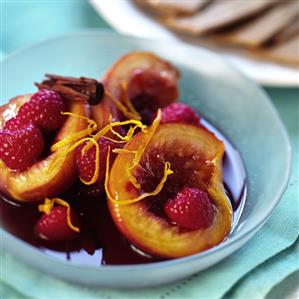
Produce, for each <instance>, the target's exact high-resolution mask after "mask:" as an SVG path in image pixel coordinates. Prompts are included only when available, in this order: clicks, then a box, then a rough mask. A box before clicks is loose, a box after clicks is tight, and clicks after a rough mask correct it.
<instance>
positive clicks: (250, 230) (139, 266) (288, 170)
mask: <svg viewBox="0 0 299 299" xmlns="http://www.w3.org/2000/svg"><path fill="white" fill-rule="evenodd" d="M80 35H81V36H90V35H95V36H101V35H105V36H106V37H113V38H120V39H121V38H126V39H129V40H134V41H136V40H139V41H144V42H150V41H153V42H154V40H152V39H148V38H138V37H133V36H129V35H124V34H119V33H116V32H114V31H112V30H110V29H92V28H91V29H83V30H77V31H75V32H71V33H65V34H62V35H59V36H56V37H53V38H50V39H46V40H43V41H40V42H37V43H34V44H31V45H29V46H26V47H24V48H22V49H19V50H16V51H14V52H13V53H11V54H9V55H7V56H5V57H4V59H3V60H2V61H1V62H0V64H1V78H2V75H3V73H2V65H3V62H5V61H6V60H8V59H13V58H14V56H16V55H19V54H20V53H22V52H26V51H28V50H30V49H31V48H35V47H37V46H41V45H43V44H47V43H49V42H54V41H57V40H61V39H65V38H69V37H78V36H80ZM155 42H157V41H155ZM159 43H161V44H165V45H167V46H168V47H169V44H170V43H171V44H173V47H181V48H186V49H193V50H194V49H195V50H197V51H201V52H205V53H206V54H208V55H212V56H214V57H216V58H218V59H220V60H222V61H224V62H225V64H226V66H227V68H229V69H233V70H234V72H235V73H237V74H238V75H239V76H240V77H241V78H242V79H243V80H244V81H245V82H246V84H248V85H251V86H252V87H253V88H255V89H256V90H258V92H259V93H260V97H261V98H262V99H263V101H264V103H266V105H267V106H268V109H269V110H270V112H271V113H272V114H273V116H274V118H275V119H276V123H277V124H278V126H279V128H280V130H281V133H282V136H283V139H284V143H285V144H286V146H287V152H288V155H287V163H286V171H285V175H284V177H283V181H282V183H281V185H280V188H279V190H278V192H277V193H276V195H275V196H274V199H273V200H272V202H271V205H270V206H269V207H268V209H267V211H266V213H265V214H264V217H261V219H260V220H259V221H258V223H256V224H254V225H251V226H250V227H248V228H244V229H243V230H242V231H241V232H240V233H238V234H236V235H235V236H233V237H232V238H231V239H227V240H225V241H223V242H222V243H220V244H219V245H217V246H215V247H213V248H211V249H209V250H207V251H203V252H200V253H197V254H194V255H191V256H187V257H181V258H176V259H172V260H166V261H161V262H153V263H148V264H130V265H100V266H99V265H84V264H80V263H69V262H66V261H63V260H60V259H57V258H55V257H52V256H49V255H47V254H46V253H44V252H42V251H41V250H39V249H38V248H36V247H34V246H32V245H30V244H28V243H27V242H25V241H23V240H21V239H19V238H17V237H15V236H14V235H13V234H10V233H9V232H7V231H5V230H4V229H2V228H0V236H1V247H2V246H3V242H4V241H5V239H8V240H10V241H12V242H15V243H16V245H18V244H20V245H21V246H25V247H27V249H29V250H32V251H33V252H34V253H35V254H37V255H39V256H40V257H42V258H46V259H48V261H49V262H53V263H56V264H57V263H58V264H61V265H62V266H66V267H71V268H84V269H86V270H91V271H93V270H97V271H116V270H118V271H127V270H138V269H143V270H146V269H155V268H163V267H172V266H175V265H177V264H182V263H185V262H192V261H195V260H198V259H201V258H205V257H207V256H210V255H213V254H214V253H215V252H217V251H220V250H223V249H225V248H228V247H230V246H232V245H233V244H235V243H237V242H239V241H241V240H242V239H244V238H245V237H246V236H247V235H250V234H251V233H252V234H254V233H255V232H256V231H257V230H258V229H260V228H261V227H262V225H263V224H264V223H265V222H266V221H267V220H268V219H269V218H270V216H271V215H272V213H273V211H274V208H275V207H276V206H277V205H278V203H279V201H280V199H281V197H282V195H283V193H284V191H285V190H286V188H287V185H288V181H289V178H290V174H291V161H292V148H291V143H290V140H289V136H288V133H287V131H286V128H285V127H284V125H283V123H282V120H281V118H280V116H279V114H278V112H277V111H276V109H275V107H274V106H273V104H272V102H271V100H270V98H269V97H268V96H267V94H266V93H265V91H263V89H262V88H261V87H260V86H259V85H258V84H257V83H256V82H254V81H253V80H251V79H249V78H248V77H247V76H245V75H244V74H243V73H241V72H240V71H239V70H238V69H237V68H236V67H235V66H233V65H232V64H231V63H230V62H229V61H228V60H227V59H225V58H223V57H222V56H221V55H219V54H216V53H214V52H213V51H211V50H208V49H205V48H199V47H196V46H192V45H185V44H179V43H176V42H169V41H167V42H165V41H159ZM1 81H2V80H1ZM1 85H2V82H1Z"/></svg>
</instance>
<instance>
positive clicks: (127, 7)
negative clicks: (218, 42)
mask: <svg viewBox="0 0 299 299" xmlns="http://www.w3.org/2000/svg"><path fill="white" fill-rule="evenodd" d="M90 3H91V4H92V5H93V7H94V8H95V9H96V11H98V12H99V13H100V14H101V16H102V17H103V18H104V19H105V20H106V21H107V22H108V23H109V24H110V25H111V26H112V27H114V28H115V29H116V30H117V31H118V32H120V33H124V34H130V35H133V36H136V37H141V38H152V39H161V40H169V41H176V42H178V43H183V41H182V40H181V39H179V38H178V37H177V36H176V35H175V34H174V33H172V32H171V31H169V30H167V29H166V28H165V27H163V26H162V25H160V24H159V23H158V22H156V21H155V20H154V19H152V18H151V17H149V16H148V15H146V14H145V13H144V12H142V11H141V10H140V9H138V8H137V7H136V6H135V5H134V4H133V3H132V1H130V0H126V1H111V0H100V1H97V0H90ZM213 50H215V51H217V52H218V53H220V54H222V55H223V56H224V57H225V58H226V59H228V60H229V61H230V62H231V63H232V64H234V65H235V66H236V67H237V68H238V69H239V70H240V71H242V72H243V73H244V74H245V75H246V76H248V77H250V78H251V79H253V80H255V81H257V82H258V83H260V84H262V85H264V86H268V87H271V86H272V87H295V86H299V68H295V67H294V68H292V67H288V66H283V65H279V64H276V63H272V62H268V61H265V60H257V59H254V58H249V57H246V56H244V55H242V54H239V53H237V52H234V51H232V50H229V49H228V48H220V47H213ZM298 55H299V53H298Z"/></svg>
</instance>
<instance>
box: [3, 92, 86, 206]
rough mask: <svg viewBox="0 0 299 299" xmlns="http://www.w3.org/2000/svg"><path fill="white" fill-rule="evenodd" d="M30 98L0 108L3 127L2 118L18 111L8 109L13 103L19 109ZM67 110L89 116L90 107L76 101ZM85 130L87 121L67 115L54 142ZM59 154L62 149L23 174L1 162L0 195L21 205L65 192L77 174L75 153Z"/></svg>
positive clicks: (15, 99) (17, 100) (18, 98)
mask: <svg viewBox="0 0 299 299" xmlns="http://www.w3.org/2000/svg"><path fill="white" fill-rule="evenodd" d="M29 98H30V95H26V96H23V98H20V97H16V98H14V99H12V100H11V101H10V102H9V103H8V104H7V105H5V106H3V107H2V108H1V110H0V112H2V113H1V118H0V120H1V121H2V125H4V123H5V121H7V120H8V119H7V118H5V117H4V116H5V114H6V113H7V111H8V109H11V111H12V112H17V109H15V108H11V107H15V106H14V104H17V106H20V105H21V103H22V102H23V103H24V102H25V101H26V100H28V99H29ZM14 109H15V110H14ZM68 110H69V111H70V112H72V113H74V114H77V115H82V116H87V117H88V116H89V113H90V111H89V105H87V104H85V103H79V102H76V103H70V106H69V109H68ZM86 127H87V123H86V121H84V120H82V119H77V118H74V117H71V116H70V117H68V118H67V119H66V121H65V123H64V125H63V126H62V128H61V129H60V131H59V132H58V133H57V135H56V137H55V141H54V142H56V141H59V140H61V139H63V138H65V137H66V136H69V135H71V134H74V133H75V132H78V131H80V130H83V129H85V128H86ZM61 152H62V149H59V150H57V151H55V152H54V153H52V154H50V155H49V156H47V157H45V158H44V159H43V160H40V161H38V162H37V163H35V164H34V165H32V166H31V167H30V168H28V169H27V170H25V171H22V172H15V171H12V170H10V169H9V168H8V167H6V166H5V164H4V163H3V162H2V161H1V160H0V168H1V173H0V192H2V193H4V194H6V195H8V196H10V197H12V198H14V199H15V200H18V201H23V202H29V201H38V200H41V199H43V198H45V197H51V196H54V195H57V194H59V193H61V192H64V191H65V190H67V188H68V187H69V186H70V185H71V184H72V183H73V182H74V180H75V179H76V176H77V171H76V166H75V159H74V152H71V153H68V154H62V153H61Z"/></svg>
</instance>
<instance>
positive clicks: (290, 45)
mask: <svg viewBox="0 0 299 299" xmlns="http://www.w3.org/2000/svg"><path fill="white" fill-rule="evenodd" d="M252 54H253V55H254V56H257V57H260V58H266V59H271V60H273V61H275V62H279V63H285V64H289V65H296V66H299V34H297V35H295V36H294V37H293V38H291V39H289V40H287V41H286V42H284V43H282V44H278V45H276V46H275V47H271V48H269V49H264V50H256V51H252Z"/></svg>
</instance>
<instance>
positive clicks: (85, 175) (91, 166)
mask: <svg viewBox="0 0 299 299" xmlns="http://www.w3.org/2000/svg"><path fill="white" fill-rule="evenodd" d="M97 143H98V145H99V147H100V160H99V161H100V169H99V177H98V180H97V183H101V182H102V181H103V180H104V177H105V172H106V160H107V154H108V148H109V146H110V149H111V151H112V150H113V149H115V148H117V147H118V145H117V144H116V143H114V142H112V141H110V140H107V139H105V138H104V137H101V138H99V140H98V141H97ZM85 144H86V143H82V144H81V145H80V146H79V147H78V148H77V150H76V164H77V169H78V171H79V175H80V177H81V178H82V179H83V180H85V181H90V180H91V179H92V177H93V175H94V171H95V162H96V148H95V146H93V147H92V148H90V149H89V150H88V151H87V152H86V153H85V154H84V155H82V148H83V147H84V145H85ZM114 158H115V155H114V154H111V155H110V162H111V163H112V162H113V160H114Z"/></svg>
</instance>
